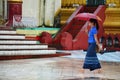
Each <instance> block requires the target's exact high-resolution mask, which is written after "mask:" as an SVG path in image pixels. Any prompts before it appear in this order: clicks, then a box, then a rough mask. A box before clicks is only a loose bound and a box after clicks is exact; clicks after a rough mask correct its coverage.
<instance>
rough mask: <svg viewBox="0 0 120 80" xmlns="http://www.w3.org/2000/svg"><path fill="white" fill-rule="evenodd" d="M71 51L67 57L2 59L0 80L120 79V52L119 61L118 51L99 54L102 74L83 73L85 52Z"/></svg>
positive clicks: (86, 71)
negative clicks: (115, 58)
mask: <svg viewBox="0 0 120 80" xmlns="http://www.w3.org/2000/svg"><path fill="white" fill-rule="evenodd" d="M71 53H72V55H71V56H67V57H56V58H44V59H22V60H8V61H0V80H120V62H119V60H120V54H118V52H117V59H118V61H117V60H114V57H116V56H115V55H116V52H114V53H110V54H109V55H111V54H114V55H112V57H111V56H110V57H109V56H108V59H104V58H105V56H107V55H108V54H104V55H99V54H98V57H99V59H100V61H101V65H102V73H100V74H99V73H94V72H90V71H89V70H85V72H84V73H82V72H81V69H82V65H83V61H84V56H85V53H84V52H81V51H72V52H71ZM75 56H76V57H75ZM78 56H79V57H78ZM80 56H81V57H80ZM102 56H103V57H104V58H103V59H102V58H101V57H102ZM106 58H107V57H106ZM109 58H111V59H113V61H112V60H111V61H110V59H109Z"/></svg>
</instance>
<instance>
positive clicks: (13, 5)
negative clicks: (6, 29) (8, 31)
mask: <svg viewBox="0 0 120 80" xmlns="http://www.w3.org/2000/svg"><path fill="white" fill-rule="evenodd" d="M14 15H22V1H21V0H8V22H7V26H12V24H13V16H14Z"/></svg>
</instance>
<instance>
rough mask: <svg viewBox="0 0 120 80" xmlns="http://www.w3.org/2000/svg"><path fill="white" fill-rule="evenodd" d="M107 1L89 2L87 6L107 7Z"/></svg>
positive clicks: (91, 0)
mask: <svg viewBox="0 0 120 80" xmlns="http://www.w3.org/2000/svg"><path fill="white" fill-rule="evenodd" d="M105 3H106V0H87V6H99V5H105Z"/></svg>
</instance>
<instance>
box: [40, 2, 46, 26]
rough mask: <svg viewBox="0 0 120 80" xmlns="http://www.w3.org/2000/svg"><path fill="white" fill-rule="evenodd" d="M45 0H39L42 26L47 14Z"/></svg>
mask: <svg viewBox="0 0 120 80" xmlns="http://www.w3.org/2000/svg"><path fill="white" fill-rule="evenodd" d="M44 2H45V0H40V2H39V8H40V9H39V25H40V26H42V25H43V23H44V16H45V5H44Z"/></svg>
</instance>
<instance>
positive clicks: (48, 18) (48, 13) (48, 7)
mask: <svg viewBox="0 0 120 80" xmlns="http://www.w3.org/2000/svg"><path fill="white" fill-rule="evenodd" d="M54 12H55V0H45V25H46V26H53V24H54Z"/></svg>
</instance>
